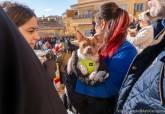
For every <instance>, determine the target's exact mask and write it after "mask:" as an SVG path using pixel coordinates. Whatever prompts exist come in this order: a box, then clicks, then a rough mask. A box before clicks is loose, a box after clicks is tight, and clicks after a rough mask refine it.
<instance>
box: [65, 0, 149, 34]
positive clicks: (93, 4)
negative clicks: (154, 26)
mask: <svg viewBox="0 0 165 114" xmlns="http://www.w3.org/2000/svg"><path fill="white" fill-rule="evenodd" d="M145 1H146V0H78V1H77V4H74V5H72V6H71V9H70V10H67V11H66V13H65V14H64V15H63V18H64V25H65V31H66V33H67V34H74V33H75V31H76V30H80V31H81V32H82V33H84V34H85V35H87V36H89V35H90V32H91V29H92V22H93V21H94V15H95V14H96V12H97V11H98V9H99V7H100V5H101V4H103V3H106V2H116V3H117V4H118V5H119V6H120V7H121V8H123V9H125V10H126V11H128V13H129V15H130V17H134V16H137V15H138V14H139V13H141V12H143V11H145V10H146V9H147V5H146V2H145Z"/></svg>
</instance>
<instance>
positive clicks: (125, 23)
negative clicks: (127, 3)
mask: <svg viewBox="0 0 165 114" xmlns="http://www.w3.org/2000/svg"><path fill="white" fill-rule="evenodd" d="M101 19H104V20H105V21H107V30H106V34H107V35H108V36H106V37H107V38H106V37H105V38H104V40H105V41H104V42H105V43H106V44H105V45H103V47H102V48H101V51H100V54H101V55H102V56H105V57H106V56H112V55H113V54H114V53H115V52H116V50H117V49H118V48H119V47H120V45H121V44H122V43H123V42H124V41H125V39H126V36H127V29H128V27H129V23H130V19H129V15H128V13H127V12H126V11H125V10H123V9H121V8H120V7H119V6H118V5H117V4H116V3H114V2H108V3H105V4H103V5H101V7H100V9H99V12H98V13H97V15H96V21H98V23H99V22H100V20H101Z"/></svg>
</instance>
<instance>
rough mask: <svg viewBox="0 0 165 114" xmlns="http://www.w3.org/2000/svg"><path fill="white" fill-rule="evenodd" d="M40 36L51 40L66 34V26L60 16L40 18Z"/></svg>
mask: <svg viewBox="0 0 165 114" xmlns="http://www.w3.org/2000/svg"><path fill="white" fill-rule="evenodd" d="M38 25H39V31H38V33H39V35H40V37H41V38H51V37H54V36H56V35H62V34H64V24H63V20H62V17H60V16H48V17H40V18H38Z"/></svg>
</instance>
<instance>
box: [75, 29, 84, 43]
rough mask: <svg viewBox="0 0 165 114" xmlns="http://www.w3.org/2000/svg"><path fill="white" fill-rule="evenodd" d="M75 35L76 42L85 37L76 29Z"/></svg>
mask: <svg viewBox="0 0 165 114" xmlns="http://www.w3.org/2000/svg"><path fill="white" fill-rule="evenodd" d="M76 37H77V41H78V42H81V41H83V40H84V39H85V37H84V35H83V34H82V33H81V32H80V31H78V30H77V32H76Z"/></svg>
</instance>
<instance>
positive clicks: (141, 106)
mask: <svg viewBox="0 0 165 114" xmlns="http://www.w3.org/2000/svg"><path fill="white" fill-rule="evenodd" d="M162 25H163V26H164V27H165V19H164V20H162ZM164 67H165V36H164V38H163V39H162V41H161V42H160V43H158V44H157V45H153V46H150V47H148V48H146V49H144V51H143V52H142V53H141V54H139V55H138V56H137V57H136V58H135V60H134V61H133V63H132V65H131V67H130V69H129V72H128V75H127V76H126V78H125V79H124V81H123V84H122V87H121V89H120V92H119V98H118V102H117V109H116V113H120V114H133V113H138V114H143V113H145V114H146V113H147V114H151V113H152V114H165V102H164V101H165V87H164V85H165V77H164V75H165V70H164Z"/></svg>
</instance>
